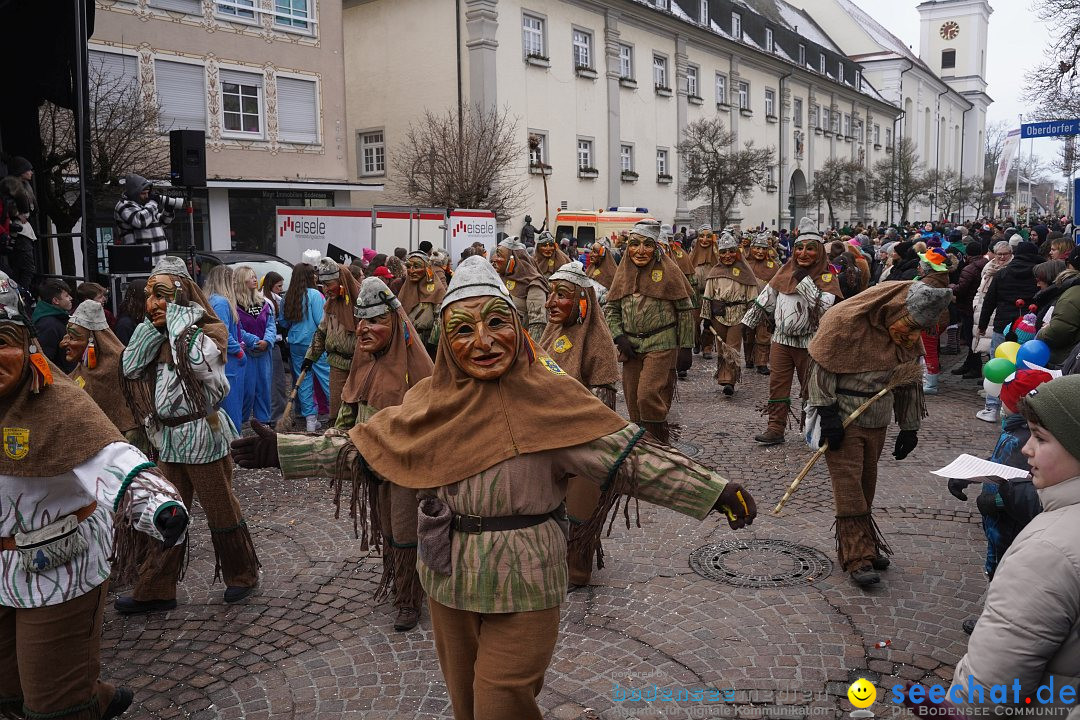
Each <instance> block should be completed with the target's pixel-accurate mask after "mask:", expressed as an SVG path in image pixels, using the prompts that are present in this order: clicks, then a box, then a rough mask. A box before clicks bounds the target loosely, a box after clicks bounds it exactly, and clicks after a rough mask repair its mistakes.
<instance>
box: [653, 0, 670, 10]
mask: <svg viewBox="0 0 1080 720" xmlns="http://www.w3.org/2000/svg"><path fill="white" fill-rule="evenodd" d="M655 2H656V7H658V8H660V9H661V10H667V9H668V0H655Z"/></svg>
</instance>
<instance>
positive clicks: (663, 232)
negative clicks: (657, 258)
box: [660, 223, 675, 242]
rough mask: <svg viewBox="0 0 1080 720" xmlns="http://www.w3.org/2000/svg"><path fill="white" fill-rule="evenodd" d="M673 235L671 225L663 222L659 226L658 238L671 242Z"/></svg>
mask: <svg viewBox="0 0 1080 720" xmlns="http://www.w3.org/2000/svg"><path fill="white" fill-rule="evenodd" d="M674 236H675V233H673V232H672V231H671V226H670V225H668V224H667V223H664V224H663V225H661V226H660V239H661V240H662V241H663V242H671V239H672V238H673V237H674Z"/></svg>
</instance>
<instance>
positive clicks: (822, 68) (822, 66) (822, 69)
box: [818, 53, 825, 75]
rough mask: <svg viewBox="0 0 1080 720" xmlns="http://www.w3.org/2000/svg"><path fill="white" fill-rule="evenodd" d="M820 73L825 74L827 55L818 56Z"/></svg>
mask: <svg viewBox="0 0 1080 720" xmlns="http://www.w3.org/2000/svg"><path fill="white" fill-rule="evenodd" d="M818 72H819V73H821V74H822V75H824V74H825V53H821V54H820V55H818Z"/></svg>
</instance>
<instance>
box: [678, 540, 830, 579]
mask: <svg viewBox="0 0 1080 720" xmlns="http://www.w3.org/2000/svg"><path fill="white" fill-rule="evenodd" d="M690 567H691V568H692V569H693V570H694V572H696V573H697V574H698V575H701V576H702V577H704V578H708V579H709V580H716V581H718V582H723V583H727V584H728V585H737V586H739V587H757V588H761V587H765V588H767V587H784V586H788V585H809V584H810V583H812V582H816V581H817V580H820V579H821V578H823V577H825V576H826V575H828V574H829V573H831V572H832V561H831V560H829V558H827V557H825V555H824V554H823V553H821V552H819V551H818V550H815V549H814V548H811V547H806V546H805V545H796V544H795V543H791V542H788V541H787V540H745V541H743V540H726V541H724V542H719V543H713V544H711V545H705V546H704V547H699V548H698V549H697V550H694V551H693V552H692V553H690Z"/></svg>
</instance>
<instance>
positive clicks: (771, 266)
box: [765, 260, 776, 268]
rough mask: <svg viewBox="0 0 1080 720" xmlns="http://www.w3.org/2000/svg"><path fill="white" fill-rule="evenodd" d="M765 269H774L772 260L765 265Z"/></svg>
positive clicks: (774, 265) (774, 264)
mask: <svg viewBox="0 0 1080 720" xmlns="http://www.w3.org/2000/svg"><path fill="white" fill-rule="evenodd" d="M765 267H768V268H774V267H776V263H774V262H773V261H772V260H770V261H768V262H767V263H765Z"/></svg>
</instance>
